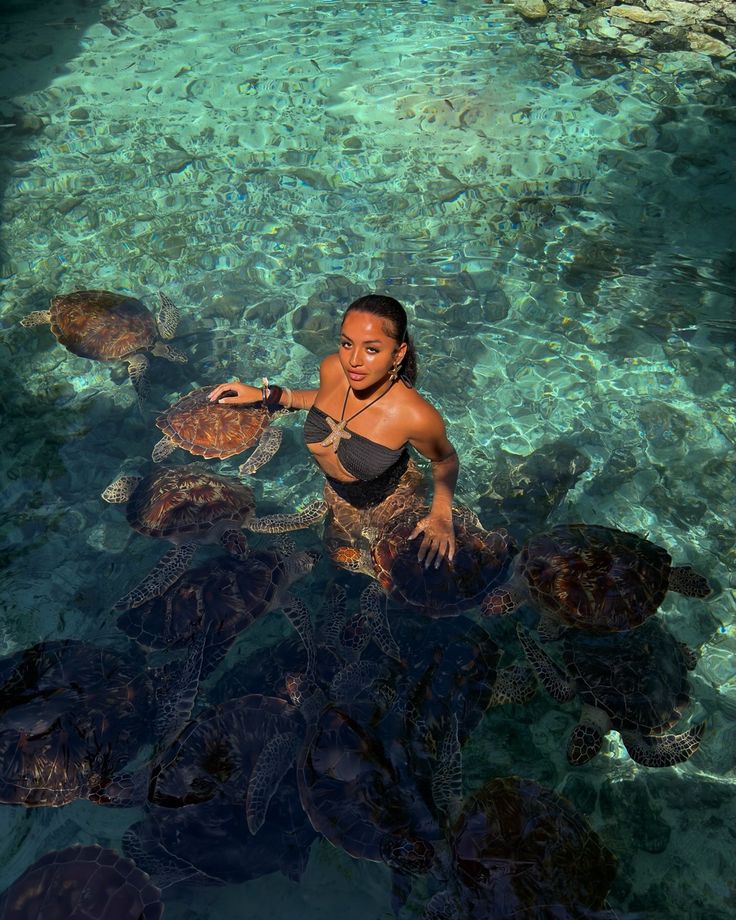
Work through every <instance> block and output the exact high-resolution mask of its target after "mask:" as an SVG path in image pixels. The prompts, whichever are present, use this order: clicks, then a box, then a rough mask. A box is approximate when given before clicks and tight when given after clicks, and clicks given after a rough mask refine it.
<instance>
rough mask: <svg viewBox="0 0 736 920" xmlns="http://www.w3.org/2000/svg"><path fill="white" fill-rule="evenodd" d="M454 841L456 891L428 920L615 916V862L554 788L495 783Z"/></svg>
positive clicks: (460, 823)
mask: <svg viewBox="0 0 736 920" xmlns="http://www.w3.org/2000/svg"><path fill="white" fill-rule="evenodd" d="M448 836H449V843H450V850H451V861H450V865H451V871H450V873H449V874H450V876H451V878H450V880H449V881H450V885H449V886H448V888H446V889H444V890H442V891H440V892H438V894H436V895H435V896H434V897H433V898H432V899H431V900H430V902H429V904H428V905H427V906H426V908H425V911H424V914H423V915H422V920H440V918H441V920H487V918H489V917H537V918H549V920H552V918H583V917H593V916H595V917H596V918H600V920H603V918H604V917H606V918H611V920H613V918H614V917H615V915H614V913H613V912H612V911H607V910H605V909H604V908H605V902H606V897H607V894H608V891H609V888H610V887H611V884H612V883H613V880H614V878H615V873H616V860H615V857H614V856H613V854H612V853H611V852H610V850H609V849H608V848H607V847H606V846H605V844H604V843H603V841H602V840H601V838H600V837H599V836H598V834H597V833H596V832H595V831H594V830H593V829H592V828H591V827H590V825H589V824H588V822H587V821H586V820H585V818H584V817H583V816H582V815H580V814H578V812H577V811H576V810H575V809H574V808H573V806H572V805H571V804H570V803H569V802H568V801H566V800H565V799H563V798H561V797H560V796H558V795H557V794H556V793H555V792H553V791H552V790H551V789H546V788H545V787H543V786H540V785H538V784H537V783H535V782H533V781H532V780H529V779H521V778H519V777H515V776H507V777H501V778H497V779H491V780H488V781H487V782H486V783H485V784H484V785H483V786H482V787H481V788H480V789H479V790H478V791H477V792H475V793H473V794H472V795H471V796H469V797H468V799H467V800H466V801H465V802H464V803H463V804H462V807H461V809H460V811H459V813H458V815H457V816H456V818H455V820H454V822H453V825H452V828H451V830H450V833H449V835H448Z"/></svg>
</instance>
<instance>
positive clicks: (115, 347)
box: [20, 291, 187, 399]
mask: <svg viewBox="0 0 736 920" xmlns="http://www.w3.org/2000/svg"><path fill="white" fill-rule="evenodd" d="M158 296H159V301H160V308H159V312H158V314H157V315H156V317H155V318H154V316H153V314H152V313H151V312H150V311H149V310H148V308H147V307H146V306H145V304H143V303H141V301H140V300H136V299H135V297H129V296H127V295H126V294H115V293H113V292H111V291H73V292H72V293H70V294H62V295H61V296H59V297H52V298H51V303H50V309H48V310H36V311H35V312H33V313H29V314H28V315H27V316H25V317H23V319H22V320H21V321H20V323H21V326H41V325H45V324H49V323H50V324H51V331H52V332H53V333H54V335H55V336H56V338H57V339H58V340H59V342H61V344H62V345H63V346H64V347H65V348H67V349H68V350H69V351H70V352H72V354H75V355H79V356H80V357H82V358H91V359H92V360H93V361H126V362H127V364H128V375H129V376H130V379H131V382H132V383H133V386H134V387H135V390H136V393H137V394H138V398H139V399H144V398H145V396H146V392H147V370H148V357H147V356H146V352H147V351H150V352H151V354H154V355H158V356H159V357H161V358H166V359H167V360H168V361H179V362H185V361H187V357H186V355H184V354H182V352H180V351H179V350H178V349H176V348H174V347H173V345H168V344H167V343H166V342H164V341H163V339H172V338H173V337H174V334H175V332H176V326H177V324H178V322H179V311H178V309H177V308H176V307H175V306H174V304H173V303H172V301H171V300H169V298H168V297H167V296H166V295H165V294H163V293H161V292H159V295H158Z"/></svg>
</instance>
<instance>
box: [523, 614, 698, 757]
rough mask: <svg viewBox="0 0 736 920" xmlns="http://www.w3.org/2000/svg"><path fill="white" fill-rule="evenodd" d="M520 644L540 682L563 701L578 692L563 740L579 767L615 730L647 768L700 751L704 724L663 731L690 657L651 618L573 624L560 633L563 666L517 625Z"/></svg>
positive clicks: (683, 686) (684, 697)
mask: <svg viewBox="0 0 736 920" xmlns="http://www.w3.org/2000/svg"><path fill="white" fill-rule="evenodd" d="M517 631H518V635H519V641H520V642H521V645H522V648H523V649H524V653H525V654H526V656H527V658H528V659H529V662H530V664H531V665H532V667H533V668H534V670H535V671H536V672H537V676H538V678H539V680H540V682H541V684H542V686H543V687H544V688H545V690H547V692H548V693H549V694H550V695H551V696H552V697H553V699H555V700H558V701H559V702H563V701H565V700H570V699H573V698H574V697H575V696H577V697H579V699H580V701H581V702H582V704H583V709H582V713H581V715H580V721H579V723H578V724H577V725H576V726H575V728H574V729H573V731H572V734H571V736H570V740H569V742H568V745H567V759H568V761H569V762H570V763H571V764H573V766H578V765H580V764H584V763H587V762H588V761H589V760H590V759H591V758H593V757H594V756H595V755H596V754H597V753H598V751H599V750H600V749H601V745H602V743H603V738H604V736H605V734H606V733H607V732H608V731H610V730H611V729H615V730H616V731H618V732H619V733H620V735H621V739H622V740H623V742H624V745H625V746H626V750H627V751H628V752H629V755H630V756H631V758H632V760H635V761H636V762H637V763H639V764H641V765H642V766H645V767H669V766H672V765H673V764H677V763H682V762H683V761H685V760H688V759H689V758H690V757H692V755H693V754H694V753H695V752H696V751H697V750H698V747H699V746H700V738H701V736H702V734H703V729H704V723H702V722H701V723H700V724H699V725H694V726H692V727H691V728H689V729H687V730H686V731H683V732H680V733H679V734H667V733H666V732H667V729H669V728H671V727H672V726H674V725H675V724H676V723H677V722H678V721H679V719H680V717H681V715H682V710H683V709H684V708H685V707H686V706H687V705H688V703H689V701H690V689H689V685H688V678H687V672H688V670H692V669H693V668H694V667H695V664H696V657H695V654H694V653H693V652H692V651H691V650H690V649H688V648H687V647H685V646H683V645H682V644H681V643H679V642H677V641H676V640H675V639H674V637H673V636H672V635H671V633H669V632H668V631H667V629H666V628H665V626H664V625H663V624H662V623H661V621H660V620H658V619H656V618H653V619H650V620H648V621H647V622H646V623H644V625H643V626H640V627H639V628H638V629H632V630H629V631H628V632H618V633H609V634H608V635H605V634H598V635H596V634H595V633H588V632H583V631H582V630H578V629H571V630H568V631H567V632H566V633H565V635H564V636H563V637H562V640H561V643H562V658H563V661H564V667H560V665H559V664H557V662H556V661H555V660H554V659H553V658H552V657H551V656H550V655H548V654H547V653H546V652H545V651H544V650H543V649H542V647H541V646H540V645H538V644H537V643H536V642H535V641H534V640H533V639H532V638H531V637H530V636H529V635H528V634H527V633H526V632H525V631H524V630H523V629H522V628H521V627H518V630H517Z"/></svg>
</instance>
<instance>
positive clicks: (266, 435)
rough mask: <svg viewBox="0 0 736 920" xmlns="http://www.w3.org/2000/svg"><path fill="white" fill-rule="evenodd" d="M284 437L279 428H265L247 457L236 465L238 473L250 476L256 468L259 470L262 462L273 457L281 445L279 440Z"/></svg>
mask: <svg viewBox="0 0 736 920" xmlns="http://www.w3.org/2000/svg"><path fill="white" fill-rule="evenodd" d="M283 438H284V432H283V430H282V429H281V428H266V430H265V431H264V432H263V434H262V435H261V437H260V438H259V439H258V444H257V445H256V448H255V450H254V451H253V453H252V454H250V456H249V457H248V459H247V460H246V461H245V462H244V463H241V465H240V466H239V467H238V473H240V475H241V476H246V475H248V476H252V475H253V473H255V472H256V470H259V469H260V468H261V467H262V466H263V465H264V464H266V463H268V461H269V460H270V459H271V457H274V456H275V455H276V453H277V451H278V449H279V447H281V441H282V440H283Z"/></svg>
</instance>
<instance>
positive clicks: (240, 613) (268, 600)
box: [117, 541, 319, 677]
mask: <svg viewBox="0 0 736 920" xmlns="http://www.w3.org/2000/svg"><path fill="white" fill-rule="evenodd" d="M285 543H286V541H283V542H282V543H281V544H280V545H279V546H274V547H272V548H264V549H257V550H253V551H252V552H251V553H250V554H249V555H248V558H247V559H245V560H241V559H234V558H233V557H232V556H219V557H217V558H216V559H212V560H209V561H208V562H205V563H204V564H203V565H200V566H197V568H196V569H192V570H190V571H188V572H185V573H184V574H183V575H182V577H181V578H180V579H179V581H178V582H177V583H176V584H174V585H172V586H171V587H170V588H169V589H168V590H167V591H166V592H164V594H163V595H162V596H161V597H155V598H152V599H151V600H150V601H147V602H146V603H145V604H141V605H140V606H138V607H133V608H132V609H130V610H126V611H125V612H124V613H123V614H121V616H120V617H119V618H118V621H117V622H118V626H119V627H120V628H121V629H122V630H123V631H124V632H125V633H127V634H128V635H129V636H130V637H131V638H132V639H134V640H135V641H136V642H137V643H138V644H140V645H142V646H143V647H144V648H146V649H152V648H153V649H165V648H169V649H171V648H186V647H188V646H189V644H190V643H191V642H192V641H193V640H194V639H195V638H196V637H197V636H198V635H199V634H200V633H201V632H202V631H203V630H206V632H207V638H206V641H205V647H204V658H203V662H202V675H201V676H202V677H204V676H205V675H207V674H209V673H211V672H212V671H213V670H214V669H215V667H216V666H217V665H218V664H219V662H220V661H221V660H222V659H223V658H224V657H225V655H226V654H227V651H228V649H229V648H230V646H231V645H232V644H233V642H234V641H235V639H236V637H237V636H238V634H239V633H241V632H242V631H243V630H245V629H247V628H248V627H249V626H250V625H251V624H252V623H253V622H254V621H255V620H256V619H258V618H259V617H261V616H264V615H265V614H267V613H269V612H270V611H272V610H277V609H279V608H281V607H283V606H284V605H287V604H289V603H290V601H291V598H292V596H291V594H290V592H289V589H290V586H291V585H292V584H293V583H294V582H295V581H296V580H297V579H299V578H303V577H304V576H305V575H307V574H308V573H309V572H310V571H311V570H312V569H313V567H314V565H315V564H316V562H317V561H318V559H319V554H318V553H315V552H313V551H311V550H306V551H300V550H297V549H296V547H295V546H287V545H285Z"/></svg>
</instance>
